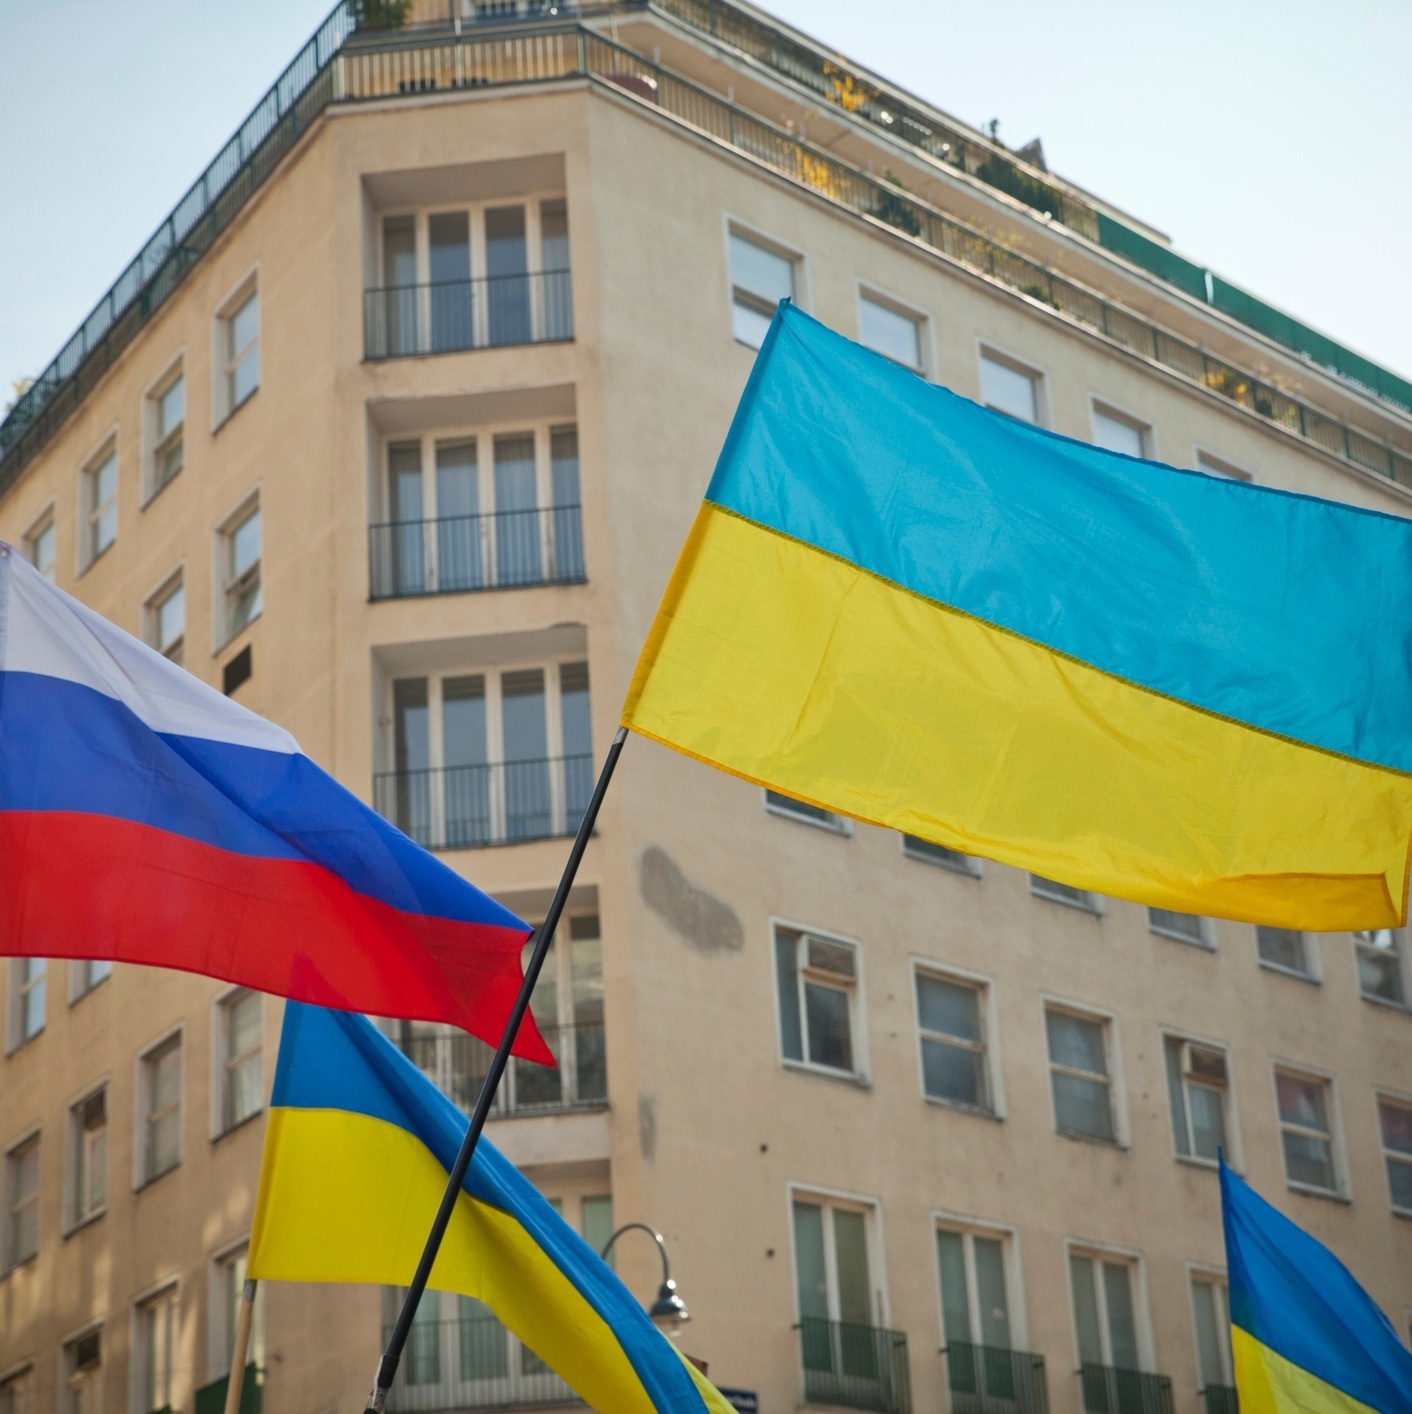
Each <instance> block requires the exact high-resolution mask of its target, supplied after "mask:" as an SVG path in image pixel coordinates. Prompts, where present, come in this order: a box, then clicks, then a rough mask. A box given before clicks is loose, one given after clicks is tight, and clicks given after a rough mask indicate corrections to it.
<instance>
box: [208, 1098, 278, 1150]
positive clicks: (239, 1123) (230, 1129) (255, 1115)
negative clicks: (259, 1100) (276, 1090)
mask: <svg viewBox="0 0 1412 1414" xmlns="http://www.w3.org/2000/svg"><path fill="white" fill-rule="evenodd" d="M264 1113H265V1107H264V1105H261V1106H260V1108H259V1109H258V1110H251V1111H250V1113H249V1114H248V1115H246V1116H245V1118H244V1119H239V1120H236V1122H235V1123H234V1124H228V1125H227V1126H226V1127H225V1128H224V1129H223V1130H221V1132H220V1133H219V1134H213V1135H212V1136H211V1143H212V1144H219V1143H220V1142H221V1140H222V1139H225V1138H227V1137H228V1136H229V1135H232V1134H235V1133H237V1132H238V1131H239V1130H242V1129H244V1128H245V1126H246V1125H247V1124H249V1123H250V1121H251V1120H252V1119H259V1118H260V1116H261V1115H262V1114H264Z"/></svg>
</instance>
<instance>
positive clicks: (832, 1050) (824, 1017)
mask: <svg viewBox="0 0 1412 1414" xmlns="http://www.w3.org/2000/svg"><path fill="white" fill-rule="evenodd" d="M804 1012H805V1018H806V1022H807V1025H808V1035H809V1059H810V1061H812V1062H813V1064H815V1065H826V1066H829V1067H831V1068H832V1069H834V1070H852V1069H853V1040H852V1037H851V1036H850V1035H849V1028H848V993H847V992H844V991H841V990H839V989H838V988H836V987H823V986H820V985H819V984H818V983H817V982H805V984H804Z"/></svg>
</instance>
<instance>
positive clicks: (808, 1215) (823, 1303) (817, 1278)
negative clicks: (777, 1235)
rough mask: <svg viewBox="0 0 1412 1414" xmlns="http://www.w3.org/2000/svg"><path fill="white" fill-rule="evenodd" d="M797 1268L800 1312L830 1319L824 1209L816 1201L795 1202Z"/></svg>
mask: <svg viewBox="0 0 1412 1414" xmlns="http://www.w3.org/2000/svg"><path fill="white" fill-rule="evenodd" d="M794 1268H795V1278H796V1280H797V1282H798V1290H799V1314H800V1315H801V1316H804V1317H806V1318H807V1317H810V1316H812V1317H816V1318H819V1319H821V1320H827V1319H828V1314H829V1288H828V1277H827V1276H826V1274H825V1272H824V1210H823V1209H822V1208H821V1207H820V1206H819V1205H818V1204H817V1203H799V1202H796V1203H795V1205H794Z"/></svg>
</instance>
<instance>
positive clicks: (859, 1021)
mask: <svg viewBox="0 0 1412 1414" xmlns="http://www.w3.org/2000/svg"><path fill="white" fill-rule="evenodd" d="M781 928H783V929H786V930H787V931H790V932H794V933H798V934H799V935H800V941H801V942H802V941H803V940H805V939H807V938H817V939H818V940H819V941H820V942H821V943H830V944H832V945H833V946H835V947H844V948H848V949H849V950H850V951H851V952H852V954H853V990H852V1000H851V1004H850V1006H849V1012H848V1034H849V1043H850V1045H851V1046H852V1050H853V1069H852V1070H835V1069H834V1068H833V1066H829V1065H819V1064H818V1063H816V1062H814V1061H811V1060H807V1059H805V1060H793V1059H791V1058H790V1057H788V1056H786V1055H785V1053H784V1014H783V1011H782V1009H781V1000H782V999H781V997H780V978H779V962H778V960H777V957H776V953H775V938H776V936H777V934H778V932H779V930H780V929H781ZM769 939H770V947H769V960H770V977H771V979H772V980H771V985H770V990H771V991H772V992H773V994H774V999H775V1044H776V1054H777V1055H778V1056H779V1064H780V1068H781V1069H782V1070H787V1071H791V1072H793V1073H795V1074H805V1075H820V1076H823V1077H825V1078H826V1079H829V1080H839V1081H842V1082H843V1083H844V1084H845V1085H857V1086H862V1087H863V1088H867V1087H868V1086H869V1085H870V1084H871V1080H870V1069H869V1063H868V1062H869V1053H868V1023H867V1016H868V1007H867V994H866V992H865V991H864V977H863V944H862V942H861V941H860V940H859V939H857V938H849V937H846V936H844V935H843V934H841V933H834V932H830V931H829V930H828V929H826V928H816V927H813V926H812V925H810V924H807V923H799V922H797V921H795V920H794V919H791V918H781V917H777V916H775V915H773V914H772V915H771V916H770V919H769ZM798 956H799V955H798V952H797V951H796V953H795V959H796V962H795V977H796V978H797V979H799V980H798V987H799V1018H800V1031H801V1035H802V1038H803V1040H804V1048H805V1049H806V1050H807V1049H808V1030H809V1019H808V1012H807V1011H806V1009H805V1002H804V984H803V974H804V972H805V971H806V970H807V969H805V968H802V967H800V966H799V965H798ZM835 990H838V991H843V990H845V989H844V988H841V987H838V988H835Z"/></svg>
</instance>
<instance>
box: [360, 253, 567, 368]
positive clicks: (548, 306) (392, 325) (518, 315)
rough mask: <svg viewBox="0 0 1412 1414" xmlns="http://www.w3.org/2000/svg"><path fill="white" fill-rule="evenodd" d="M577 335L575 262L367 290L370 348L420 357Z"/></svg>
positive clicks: (377, 353)
mask: <svg viewBox="0 0 1412 1414" xmlns="http://www.w3.org/2000/svg"><path fill="white" fill-rule="evenodd" d="M573 337H574V305H573V287H572V285H571V283H570V276H569V272H568V271H567V270H544V271H540V272H537V273H534V274H525V275H488V276H484V277H482V278H481V279H479V280H446V281H441V282H439V283H437V284H428V285H389V286H386V287H384V288H382V289H372V290H366V291H364V293H363V356H364V357H365V358H369V359H384V358H412V357H415V356H417V355H420V354H439V353H463V352H465V351H466V350H467V349H493V348H508V347H511V346H513V345H516V344H553V343H563V342H564V341H566V340H569V339H572V338H573Z"/></svg>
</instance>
